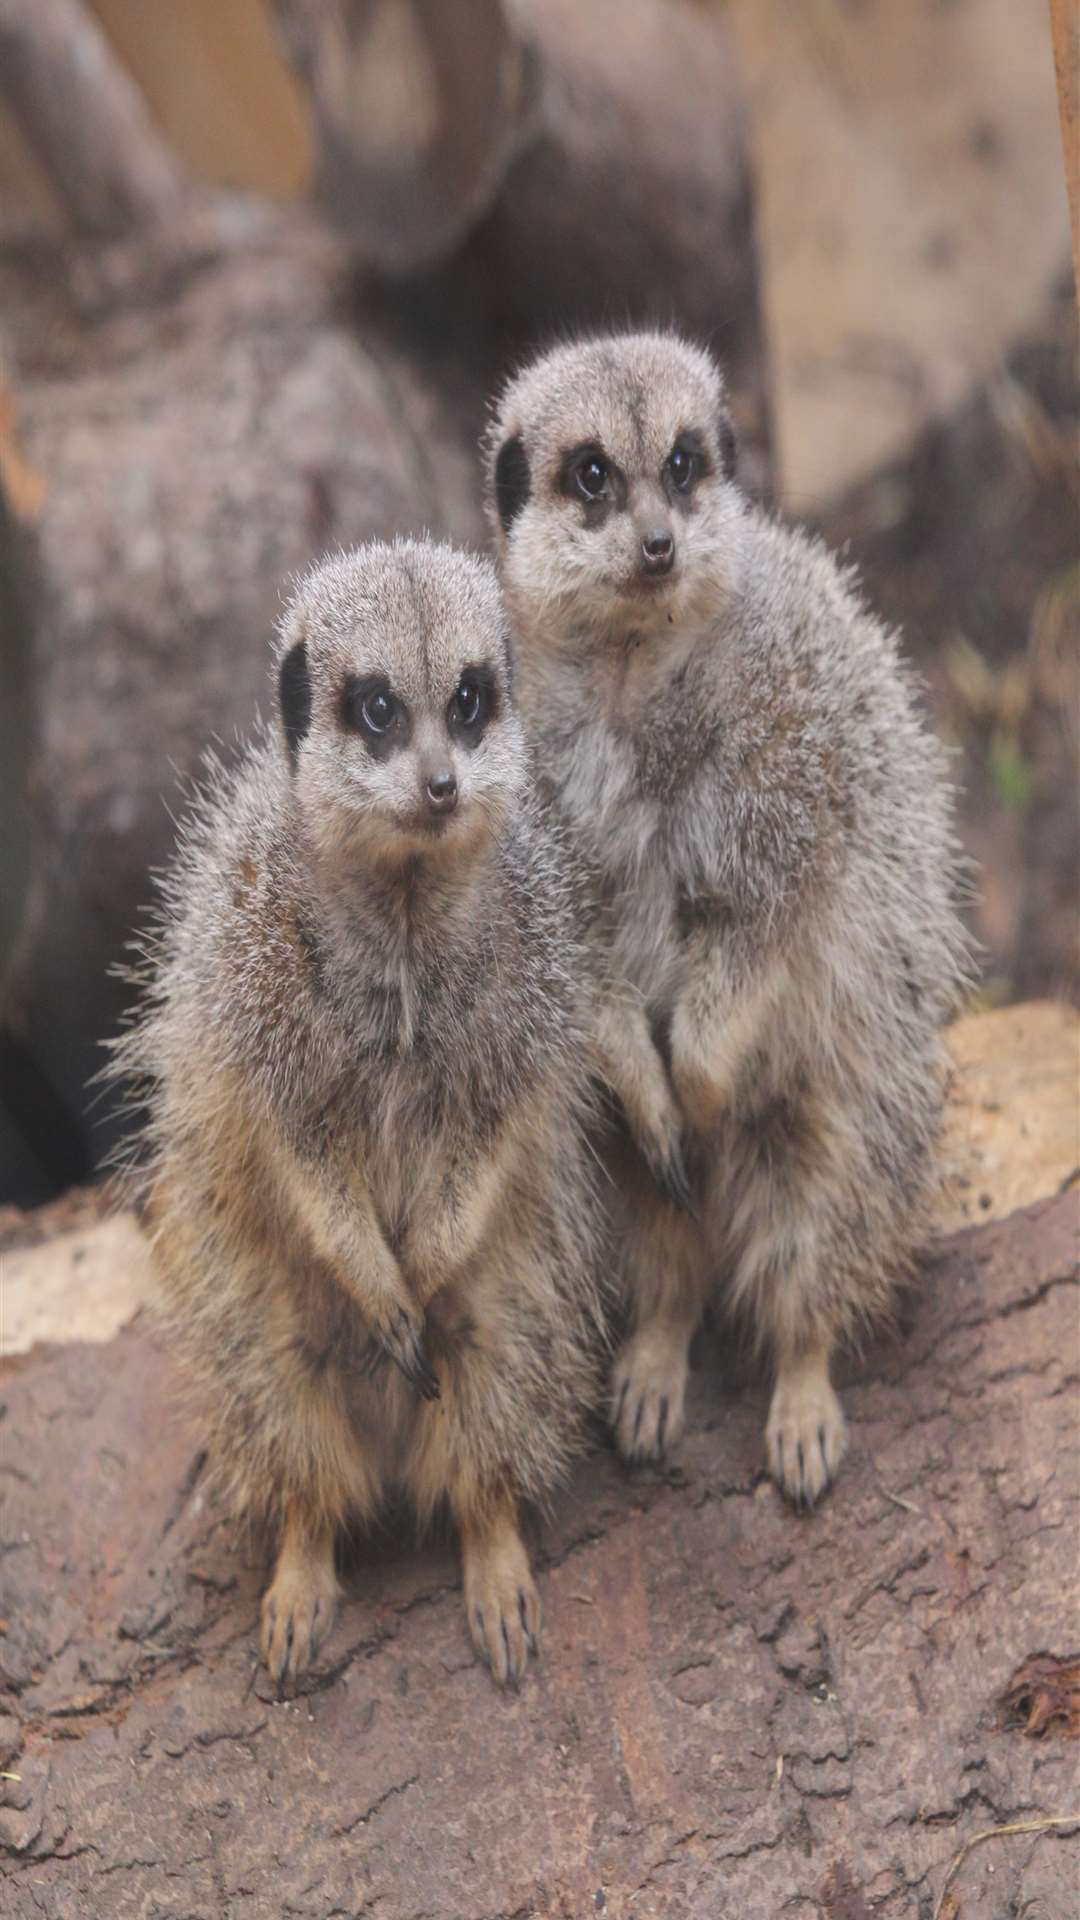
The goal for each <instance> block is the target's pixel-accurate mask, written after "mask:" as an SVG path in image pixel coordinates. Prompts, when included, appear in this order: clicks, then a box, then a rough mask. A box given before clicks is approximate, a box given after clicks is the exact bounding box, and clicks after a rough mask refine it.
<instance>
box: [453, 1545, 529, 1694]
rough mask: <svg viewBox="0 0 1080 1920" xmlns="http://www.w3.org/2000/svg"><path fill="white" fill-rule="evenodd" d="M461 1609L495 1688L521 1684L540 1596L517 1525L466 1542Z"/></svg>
mask: <svg viewBox="0 0 1080 1920" xmlns="http://www.w3.org/2000/svg"><path fill="white" fill-rule="evenodd" d="M465 1613H466V1617H467V1619H468V1622H469V1632H470V1634H471V1635H472V1642H473V1645H474V1647H475V1648H476V1651H477V1653H478V1654H479V1655H480V1658H481V1659H482V1660H485V1661H486V1662H487V1664H488V1666H489V1667H490V1668H491V1672H492V1677H493V1679H494V1680H495V1682H496V1684H497V1685H498V1686H500V1687H514V1688H517V1687H518V1686H520V1684H521V1681H522V1679H523V1678H524V1675H525V1669H526V1667H527V1666H528V1664H529V1655H530V1654H535V1653H538V1652H539V1648H540V1595H539V1594H538V1593H537V1591H536V1583H535V1581H534V1580H533V1577H532V1573H531V1571H530V1568H529V1557H528V1554H527V1553H526V1551H525V1546H524V1542H523V1541H522V1539H521V1536H520V1534H519V1533H518V1532H517V1530H516V1528H512V1529H511V1528H506V1529H502V1530H500V1532H499V1533H498V1535H496V1536H493V1537H492V1538H490V1539H488V1540H487V1541H485V1542H474V1543H469V1542H468V1541H467V1542H466V1544H465Z"/></svg>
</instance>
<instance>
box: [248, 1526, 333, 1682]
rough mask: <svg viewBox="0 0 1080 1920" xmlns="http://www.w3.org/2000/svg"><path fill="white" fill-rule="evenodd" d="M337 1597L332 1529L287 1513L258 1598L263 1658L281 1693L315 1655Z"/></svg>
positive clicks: (325, 1631)
mask: <svg viewBox="0 0 1080 1920" xmlns="http://www.w3.org/2000/svg"><path fill="white" fill-rule="evenodd" d="M340 1597H341V1589H340V1587H339V1585H338V1580H337V1575H336V1573H335V1571H334V1530H333V1528H332V1527H331V1526H329V1525H328V1524H325V1523H316V1524H307V1523H305V1522H304V1521H303V1520H302V1519H301V1518H300V1516H299V1515H298V1514H295V1513H294V1514H292V1515H290V1517H289V1518H288V1520H287V1521H286V1523H285V1533H284V1537H283V1539H282V1543H281V1549H280V1551H279V1553H278V1558H277V1565H276V1567H275V1569H274V1577H273V1580H272V1581H271V1582H270V1585H269V1587H268V1588H267V1590H266V1593H265V1594H264V1595H263V1602H262V1651H263V1658H264V1659H265V1661H266V1664H267V1666H268V1667H269V1669H270V1673H271V1677H272V1679H273V1680H274V1683H275V1685H276V1687H277V1689H278V1694H279V1696H280V1694H281V1691H282V1689H283V1688H284V1686H285V1683H286V1681H287V1680H295V1678H296V1676H297V1675H298V1674H300V1673H303V1671H304V1669H305V1668H306V1667H308V1666H309V1665H310V1663H311V1661H312V1660H313V1659H314V1658H315V1655H316V1653H317V1652H318V1649H319V1643H320V1641H321V1640H322V1639H323V1637H324V1635H325V1634H327V1633H328V1632H329V1630H330V1628H331V1626H332V1625H333V1622H334V1616H335V1615H336V1613H337V1608H338V1601H339V1599H340Z"/></svg>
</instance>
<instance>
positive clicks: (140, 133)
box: [0, 0, 181, 236]
mask: <svg viewBox="0 0 1080 1920" xmlns="http://www.w3.org/2000/svg"><path fill="white" fill-rule="evenodd" d="M0 91H2V92H3V94H4V96H5V97H6V99H7V101H8V104H9V105H10V107H11V110H12V112H13V113H14V115H15V117H16V119H17V120H18V121H19V124H20V126H21V127H22V130H23V132H24V134H25V135H26V138H27V139H28V140H29V142H30V144H31V145H32V146H33V148H34V150H35V152H36V153H37V156H38V159H39V160H40V161H41V162H42V165H43V166H44V168H45V170H46V172H47V173H48V175H49V178H50V179H51V181H52V183H53V185H54V187H55V188H56V190H57V192H58V194H59V195H60V198H61V200H62V202H63V204H64V206H65V207H66V209H67V212H68V214H69V216H70V219H71V221H72V224H73V226H74V227H75V229H76V231H77V232H79V233H82V234H84V235H87V236H90V235H109V234H114V233H118V232H122V231H123V230H124V229H125V228H126V227H130V226H134V225H136V224H138V223H140V222H143V221H154V220H161V219H163V218H164V217H165V216H166V215H167V214H169V213H170V212H171V211H172V210H173V208H174V207H175V206H176V204H177V202H178V200H179V198H180V194H181V178H180V174H179V171H178V169H177V166H176V163H175V161H174V159H173V157H172V155H171V154H170V152H169V150H168V148H167V147H166V145H165V143H164V141H163V140H162V139H161V138H160V136H159V135H158V134H157V132H156V131H155V129H154V127H153V125H152V123H151V120H150V116H149V114H148V112H147V110H146V106H145V104H144V102H143V99H142V96H141V94H140V93H139V91H138V88H137V87H136V86H135V85H134V83H133V82H132V80H131V79H130V77H129V76H128V74H127V73H125V71H124V69H123V67H122V66H121V65H120V63H119V61H118V60H117V59H116V57H115V55H114V54H113V52H112V49H111V48H110V46H109V43H108V41H107V40H106V38H105V35H104V34H103V32H102V30H101V28H100V27H99V26H98V23H97V21H96V20H95V19H94V18H93V16H92V15H91V14H89V13H87V11H86V10H85V8H84V7H83V6H81V5H80V4H79V0H0Z"/></svg>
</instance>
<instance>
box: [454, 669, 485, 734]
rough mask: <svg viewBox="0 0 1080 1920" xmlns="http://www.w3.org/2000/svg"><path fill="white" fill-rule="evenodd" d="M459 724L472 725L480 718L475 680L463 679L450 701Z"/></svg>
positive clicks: (478, 690)
mask: <svg viewBox="0 0 1080 1920" xmlns="http://www.w3.org/2000/svg"><path fill="white" fill-rule="evenodd" d="M451 705H452V706H453V709H454V718H455V719H456V720H457V721H458V723H459V725H460V726H463V727H473V726H475V725H476V722H477V721H478V720H479V718H480V689H479V687H478V686H477V684H476V681H475V680H463V681H462V683H461V685H460V687H459V688H458V690H457V692H456V693H455V695H454V698H453V700H452V702H451Z"/></svg>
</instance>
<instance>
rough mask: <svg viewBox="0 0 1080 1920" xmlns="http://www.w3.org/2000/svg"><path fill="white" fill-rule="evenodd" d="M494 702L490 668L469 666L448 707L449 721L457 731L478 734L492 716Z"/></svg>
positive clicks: (447, 716)
mask: <svg viewBox="0 0 1080 1920" xmlns="http://www.w3.org/2000/svg"><path fill="white" fill-rule="evenodd" d="M493 702H494V689H493V682H492V679H491V676H490V673H489V672H488V670H487V669H485V668H480V667H472V668H469V670H468V671H467V672H465V673H463V674H462V676H461V679H460V680H459V682H458V685H457V689H456V691H455V693H454V695H453V698H452V699H451V701H450V705H449V707H448V708H447V713H446V718H447V721H448V723H449V725H450V726H451V728H453V729H454V730H455V731H457V732H462V733H473V734H476V733H478V732H479V730H480V728H481V727H482V726H484V725H485V723H486V722H487V721H488V720H489V719H490V718H491V709H492V705H493Z"/></svg>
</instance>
